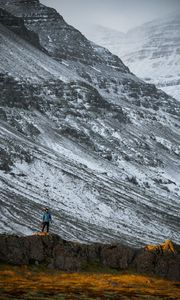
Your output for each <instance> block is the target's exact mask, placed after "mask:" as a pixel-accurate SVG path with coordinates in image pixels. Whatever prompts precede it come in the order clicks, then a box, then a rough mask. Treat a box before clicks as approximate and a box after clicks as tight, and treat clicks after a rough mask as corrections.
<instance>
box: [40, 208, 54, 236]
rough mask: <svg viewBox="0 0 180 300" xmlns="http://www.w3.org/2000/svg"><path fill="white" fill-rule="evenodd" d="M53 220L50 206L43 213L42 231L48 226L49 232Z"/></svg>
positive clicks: (47, 230)
mask: <svg viewBox="0 0 180 300" xmlns="http://www.w3.org/2000/svg"><path fill="white" fill-rule="evenodd" d="M50 221H51V222H52V218H51V214H50V212H49V209H48V208H45V212H44V214H43V223H42V232H44V229H45V227H46V232H49V222H50Z"/></svg>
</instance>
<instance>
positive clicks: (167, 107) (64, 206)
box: [0, 0, 180, 246]
mask: <svg viewBox="0 0 180 300" xmlns="http://www.w3.org/2000/svg"><path fill="white" fill-rule="evenodd" d="M0 7H1V8H2V9H3V10H6V12H7V16H6V17H5V18H3V19H2V22H1V24H0V39H1V43H0V59H1V64H0V213H1V216H3V217H2V218H0V225H1V226H0V230H1V232H15V233H23V234H31V233H32V231H33V230H34V229H38V228H39V227H40V221H41V218H42V208H43V207H44V206H48V207H50V208H51V211H52V215H53V220H54V222H53V226H52V231H53V232H54V233H57V234H59V233H60V234H61V236H62V237H63V238H64V239H67V240H78V241H83V242H87V241H88V242H93V241H99V242H106V243H111V242H112V241H113V242H117V241H118V242H123V243H125V244H127V245H133V246H139V245H142V244H145V243H156V242H158V243H160V242H162V240H165V239H170V238H172V237H173V240H174V241H175V242H177V243H178V242H179V241H180V233H179V221H180V218H179V195H180V182H179V157H180V135H179V131H178V129H179V128H180V119H179V115H180V113H179V112H180V104H179V102H178V101H176V100H175V99H172V98H171V97H169V96H168V95H166V94H165V93H164V92H162V91H160V90H158V89H157V88H156V87H155V86H154V85H152V84H151V85H150V84H146V83H145V82H143V81H142V80H140V79H139V78H137V77H136V76H135V75H133V74H132V73H130V71H129V70H128V68H127V67H126V66H125V65H124V64H123V63H122V62H121V60H120V59H119V58H117V56H114V55H113V54H111V53H110V52H109V51H108V50H106V49H104V48H102V47H100V46H97V45H95V44H93V43H91V42H90V41H88V40H87V39H86V38H85V37H84V36H83V35H82V34H81V33H80V32H79V31H77V30H76V29H74V28H72V27H71V26H69V25H68V24H67V23H65V21H64V20H63V18H62V17H61V16H60V15H59V14H58V13H57V12H55V11H54V10H52V9H49V8H46V7H45V6H43V5H41V4H40V3H39V1H18V0H16V1H2V0H1V1H0ZM9 14H11V24H12V23H13V22H17V18H18V20H19V18H21V19H22V22H23V23H22V24H24V25H22V26H25V27H26V29H27V30H28V31H29V30H31V31H33V32H35V34H36V35H38V37H39V42H40V45H41V47H43V51H40V49H39V47H34V46H33V45H32V44H30V43H28V42H27V40H25V38H24V35H22V34H20V33H19V31H17V32H16V33H15V31H14V26H9V23H8V22H9ZM13 14H15V15H14V21H13ZM18 22H21V21H18ZM47 24H48V25H47ZM48 36H49V37H50V38H49V42H48V41H44V39H46V38H47V37H48ZM66 37H67V40H66ZM67 41H68V42H67ZM70 45H71V46H72V47H70V48H69V46H70ZM81 47H82V48H81ZM44 48H45V50H46V51H44ZM63 49H64V50H63ZM29 212H31V214H29Z"/></svg>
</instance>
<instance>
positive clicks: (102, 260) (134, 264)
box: [0, 234, 180, 281]
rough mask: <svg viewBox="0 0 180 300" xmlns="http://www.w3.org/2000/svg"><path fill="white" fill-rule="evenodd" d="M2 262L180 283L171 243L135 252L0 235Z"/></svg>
mask: <svg viewBox="0 0 180 300" xmlns="http://www.w3.org/2000/svg"><path fill="white" fill-rule="evenodd" d="M0 262H1V263H8V264H13V265H27V264H36V265H39V264H43V265H47V268H51V269H53V268H56V269H60V270H63V271H70V272H76V271H81V270H86V268H87V267H88V266H91V265H97V266H98V267H102V268H104V267H107V268H112V269H116V270H119V271H133V272H137V273H141V274H148V275H152V276H154V275H155V276H160V277H163V278H167V279H171V280H177V281H179V280H180V247H179V246H177V245H174V244H172V242H171V241H167V242H166V243H164V244H162V245H158V246H153V245H151V246H148V247H147V246H146V247H144V248H142V249H133V248H130V247H127V246H123V245H120V244H111V245H104V244H98V243H95V244H89V245H87V244H79V243H76V242H69V241H65V240H62V239H61V238H60V237H59V236H58V235H53V234H52V235H44V236H41V235H34V236H26V237H24V236H15V235H5V234H3V235H0Z"/></svg>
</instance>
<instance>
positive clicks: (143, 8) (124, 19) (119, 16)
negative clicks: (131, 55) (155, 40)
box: [40, 0, 180, 33]
mask: <svg viewBox="0 0 180 300" xmlns="http://www.w3.org/2000/svg"><path fill="white" fill-rule="evenodd" d="M40 1H41V3H43V4H45V5H47V6H51V7H54V8H56V9H57V10H58V12H59V13H60V14H62V15H63V17H64V19H65V20H66V21H67V22H68V23H69V24H71V25H73V26H74V27H76V28H78V29H79V30H81V31H82V32H84V33H86V29H87V28H88V26H89V25H91V24H99V25H103V26H106V27H110V28H113V29H116V30H119V31H127V30H129V29H130V28H133V27H135V26H138V25H140V24H142V23H144V22H147V21H151V20H153V19H155V18H158V17H162V16H164V15H167V14H169V13H171V12H173V11H177V10H178V11H179V12H180V0H90V1H88V0H40Z"/></svg>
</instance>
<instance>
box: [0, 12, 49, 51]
mask: <svg viewBox="0 0 180 300" xmlns="http://www.w3.org/2000/svg"><path fill="white" fill-rule="evenodd" d="M0 23H1V24H3V25H4V26H6V27H7V28H8V29H10V30H11V31H13V32H14V33H16V34H18V35H19V36H20V37H22V38H23V39H24V40H26V41H28V42H29V43H31V44H32V45H33V46H35V47H36V48H38V49H40V50H43V51H45V50H44V49H43V47H42V46H41V45H40V42H39V37H38V35H37V34H36V33H35V32H33V31H31V30H28V29H27V28H26V27H25V25H24V21H23V19H22V18H20V17H15V16H14V15H12V14H11V13H9V12H7V11H6V10H4V9H2V8H0Z"/></svg>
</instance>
